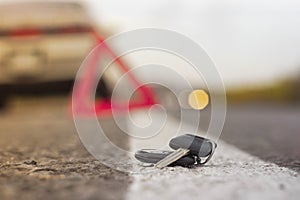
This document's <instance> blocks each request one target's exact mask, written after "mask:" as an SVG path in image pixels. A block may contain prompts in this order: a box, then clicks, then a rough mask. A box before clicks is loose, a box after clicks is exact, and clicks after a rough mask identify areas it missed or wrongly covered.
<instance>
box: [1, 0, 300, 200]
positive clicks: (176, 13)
mask: <svg viewBox="0 0 300 200" xmlns="http://www.w3.org/2000/svg"><path fill="white" fill-rule="evenodd" d="M144 27H155V28H163V29H169V30H173V31H177V32H179V33H181V34H184V35H185V36H187V37H189V38H191V39H192V40H194V41H195V42H197V43H198V44H199V45H200V46H201V47H203V48H204V49H205V51H206V52H207V54H208V55H209V56H210V58H211V59H212V60H213V61H214V63H215V65H216V68H217V69H218V70H219V73H220V75H221V77H222V78H223V81H224V84H225V87H226V93H227V101H228V111H227V117H226V122H225V126H224V130H223V133H222V136H221V139H222V140H224V141H226V142H228V143H230V144H232V145H234V146H236V147H238V148H240V149H242V150H245V151H247V152H248V153H250V154H252V155H255V156H257V157H259V158H261V159H264V160H268V161H270V162H274V163H276V164H278V165H280V166H286V167H289V168H291V169H293V170H296V171H297V172H300V149H299V141H300V133H299V131H300V123H299V122H300V121H299V119H300V106H299V105H300V89H299V86H300V54H299V52H300V37H299V35H300V1H298V0H263V1H262V0H244V1H240V0H189V1H183V0H143V1H138V0H124V1H120V0H82V1H71V0H64V1H47V0H40V1H26V0H23V1H21V0H18V1H17V0H0V181H3V182H5V183H6V184H0V199H5V198H6V197H12V198H11V199H16V198H18V197H19V196H22V195H20V194H24V195H28V199H31V198H30V197H31V195H32V194H34V192H33V193H30V194H28V193H27V192H28V190H30V189H33V188H35V187H36V185H39V184H36V180H33V179H35V178H37V179H38V180H44V179H51V180H52V181H54V182H55V181H56V180H58V178H60V177H61V176H63V177H64V178H66V179H65V181H69V182H68V185H69V186H70V185H71V186H70V187H69V186H68V188H64V189H65V190H62V189H61V188H62V187H59V185H58V186H57V187H58V188H55V187H56V186H55V185H56V184H53V182H43V184H40V185H41V186H40V190H38V191H35V192H37V194H39V195H43V194H44V193H47V192H49V191H50V192H51V190H50V189H49V188H52V189H53V190H55V191H56V192H52V193H51V194H52V195H57V196H51V195H50V196H49V199H51V197H53V198H55V197H61V195H65V192H66V191H67V193H68V195H72V196H73V197H74V198H80V196H78V194H80V192H82V193H84V192H86V188H88V189H89V190H88V191H92V192H95V191H96V192H95V193H97V192H100V193H102V194H103V193H105V192H107V193H109V192H111V193H114V192H116V191H117V192H122V191H123V189H124V190H126V188H127V185H128V184H129V183H128V177H125V178H124V177H123V176H121V175H120V174H118V173H117V174H115V173H114V172H112V171H111V170H107V169H106V168H105V167H103V166H101V165H99V163H98V165H93V162H94V161H93V158H91V156H90V155H89V154H88V153H87V152H86V151H85V150H84V149H83V147H82V145H81V143H80V141H79V139H78V137H77V134H76V129H75V127H74V122H73V120H72V116H71V113H70V101H71V98H70V94H71V91H72V86H73V81H74V78H75V75H76V73H77V70H78V69H79V67H80V65H81V63H82V62H83V61H84V58H85V57H86V56H87V55H88V53H89V52H90V51H91V50H92V49H93V47H95V45H97V43H98V42H99V40H101V39H105V38H107V37H109V36H112V35H114V34H117V33H121V32H124V31H129V30H132V29H137V28H144ZM95 36H97V37H95ZM145 53H146V54H147V53H149V54H148V55H150V56H148V57H146V56H143V55H142V54H139V53H137V54H136V55H129V57H128V59H129V60H128V66H129V67H135V66H138V65H139V64H142V63H143V62H144V61H145V60H146V61H147V62H149V61H153V60H155V61H161V60H163V59H166V60H168V61H166V63H169V66H171V67H172V68H173V69H174V70H176V71H178V72H180V73H182V74H184V76H185V77H186V78H187V79H188V80H189V81H190V82H191V83H192V84H193V88H194V89H200V90H201V92H200V93H197V94H198V96H196V97H195V98H196V100H195V99H192V100H191V101H192V102H196V104H197V101H200V102H202V103H203V101H204V100H205V102H204V103H203V104H204V107H206V106H207V104H208V106H207V108H205V109H204V110H201V114H203V116H204V118H202V119H203V121H202V120H201V122H200V125H202V126H203V127H204V128H207V126H208V124H209V120H210V108H211V106H210V105H209V98H208V96H207V93H208V94H209V95H210V94H211V93H212V92H213V91H207V87H206V86H205V80H203V79H202V78H200V77H197V76H194V73H193V72H187V71H186V70H185V69H186V68H185V67H184V63H181V61H180V60H179V59H178V58H174V57H172V58H170V57H168V56H167V55H166V56H165V57H164V58H162V57H163V56H164V55H162V53H161V52H152V54H151V52H145ZM114 66H116V65H113V66H112V67H111V69H110V70H108V71H107V72H106V74H105V75H104V78H103V79H101V80H100V82H99V85H98V89H97V92H98V96H99V98H100V99H104V100H105V99H109V98H110V95H111V89H112V88H113V86H112V85H114V84H115V83H116V81H117V80H118V78H120V76H121V75H122V72H121V73H120V71H119V67H118V66H117V67H114ZM123 73H124V72H123ZM148 78H149V74H148V73H143V74H138V76H137V79H139V80H142V81H143V80H147V79H148ZM151 78H152V77H151ZM156 78H157V79H158V80H159V79H162V78H166V77H163V76H161V77H159V76H157V77H156ZM167 78H169V79H170V80H169V81H170V83H171V84H174V85H175V86H176V85H177V84H180V83H177V82H175V80H173V79H172V77H167ZM154 89H155V94H156V95H157V96H158V98H159V99H160V100H161V102H162V103H163V104H164V105H165V106H166V108H167V109H168V110H171V112H170V113H171V114H172V115H173V116H174V118H175V119H178V114H180V112H179V111H180V110H179V109H178V108H180V106H181V107H182V108H183V109H189V110H190V111H191V112H199V109H197V106H196V108H195V107H193V106H191V105H188V106H187V105H181V104H180V101H181V100H182V99H180V100H179V102H178V100H177V99H176V98H175V101H174V95H173V96H172V93H170V92H169V91H167V90H166V89H167V88H161V87H154ZM189 94H191V93H189V92H186V91H185V92H183V95H185V96H184V97H183V99H184V101H183V102H190V101H189V100H190V99H188V98H189ZM194 100H195V101H194ZM178 103H179V104H180V105H178ZM108 108H109V105H108ZM174 111H175V113H174ZM191 116H192V115H191ZM109 120H110V119H107V118H106V119H103V120H99V121H101V123H104V124H108V125H109V127H108V130H109V131H111V132H114V131H113V130H112V129H111V126H110V124H111V122H109ZM184 120H185V121H187V122H188V121H189V120H190V119H189V118H187V119H184ZM202 123H203V124H202ZM116 140H119V142H120V138H118V137H116ZM127 142H128V141H124V142H123V141H121V143H126V144H125V146H126V145H127ZM28 160H29V161H30V162H28ZM33 161H34V162H33ZM26 163H27V164H26ZM28 163H29V164H28ZM34 163H35V164H34ZM85 163H87V165H89V166H95V168H93V169H90V168H88V167H87V166H85ZM32 165H34V167H41V168H43V169H52V168H53V169H54V170H53V171H51V170H37V171H34V170H33V169H32ZM66 165H68V166H69V165H71V166H72V168H70V169H65V166H66ZM15 166H17V167H15ZM2 169H4V170H2ZM97 170H98V171H100V172H103V173H100V174H99V173H98V172H97ZM105 170H106V171H105ZM7 174H9V175H7ZM16 174H17V178H12V177H13V176H12V175H16ZM28 174H30V175H32V176H31V177H30V178H27V177H26V176H27V175H28ZM24 175H26V176H24ZM95 176H97V177H98V176H99V177H100V176H105V178H106V179H105V178H104V180H105V181H107V180H109V181H111V185H112V186H113V187H112V189H109V188H105V187H104V188H103V189H99V188H101V187H99V185H97V184H98V182H97V184H95V182H89V181H90V180H92V179H93V177H95ZM111 176H112V177H114V176H115V177H123V178H121V179H118V178H116V179H110V178H107V177H111ZM20 177H21V178H20ZM74 177H75V179H76V178H77V179H76V180H79V182H80V181H82V182H83V183H84V184H82V185H85V187H83V188H82V187H81V186H82V185H80V184H77V183H78V182H77V183H76V182H74V181H73V179H72V178H74ZM78 177H79V178H78ZM82 177H84V178H82ZM31 178H33V179H31ZM68 178H70V179H68ZM86 178H87V179H86ZM86 180H88V181H87V182H88V183H86V182H85V181H86ZM120 180H121V181H120ZM105 181H103V182H101V181H100V183H99V184H100V185H103V184H105ZM18 182H21V184H17V183H18ZM23 183H24V184H23ZM39 183H40V182H39ZM64 183H65V182H64V181H62V182H60V184H62V185H64ZM22 184H23V185H26V188H25V189H24V186H22ZM74 184H75V185H74ZM76 184H77V185H76ZM118 184H119V185H118ZM120 184H121V186H120ZM72 185H73V186H74V187H73V186H72ZM53 187H54V188H53ZM93 187H94V190H92V189H90V188H93ZM114 187H115V188H114ZM123 187H124V188H123ZM28 188H29V189H28ZM42 188H44V189H42ZM113 188H114V189H113ZM116 188H117V189H116ZM72 191H75V193H73V192H72ZM123 192H124V191H123ZM1 195H2V196H3V197H4V198H1V197H2V196H1ZM14 195H15V196H14ZM116 195H118V194H116ZM120 195H121V194H120ZM14 197H15V198H14ZM53 198H52V199H53Z"/></svg>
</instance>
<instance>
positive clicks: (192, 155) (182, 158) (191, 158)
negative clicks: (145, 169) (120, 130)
mask: <svg viewBox="0 0 300 200" xmlns="http://www.w3.org/2000/svg"><path fill="white" fill-rule="evenodd" d="M169 146H170V147H171V148H172V149H175V150H176V151H174V152H172V151H160V150H155V149H144V150H140V151H138V152H136V154H135V157H136V159H138V160H139V161H141V162H146V163H154V164H155V166H156V167H157V168H163V167H166V166H176V165H179V166H184V167H186V166H195V165H203V164H205V163H207V162H208V161H209V160H210V158H211V157H212V155H213V154H214V151H215V149H216V147H217V144H216V143H215V142H213V141H212V140H209V139H206V138H203V137H200V136H196V135H191V134H185V135H181V136H178V137H175V138H173V139H171V141H170V143H169Z"/></svg>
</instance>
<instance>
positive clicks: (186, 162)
mask: <svg viewBox="0 0 300 200" xmlns="http://www.w3.org/2000/svg"><path fill="white" fill-rule="evenodd" d="M172 152H173V151H167V150H157V149H141V150H139V151H137V152H136V153H135V155H134V156H135V158H136V159H137V160H139V161H141V162H144V163H153V164H156V163H157V162H159V161H160V160H162V159H163V158H165V157H167V156H168V155H169V154H171V153H172ZM195 163H196V159H195V157H194V156H191V155H187V156H184V157H182V158H180V159H179V160H177V161H176V162H174V163H172V164H171V165H170V166H183V167H186V166H191V165H194V164H195Z"/></svg>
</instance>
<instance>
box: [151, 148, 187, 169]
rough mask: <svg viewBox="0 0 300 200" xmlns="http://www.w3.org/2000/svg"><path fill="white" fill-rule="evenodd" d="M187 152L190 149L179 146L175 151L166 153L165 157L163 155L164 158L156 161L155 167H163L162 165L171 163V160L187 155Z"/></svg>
mask: <svg viewBox="0 0 300 200" xmlns="http://www.w3.org/2000/svg"><path fill="white" fill-rule="evenodd" d="M189 152H190V150H188V149H182V148H179V149H177V150H176V151H174V152H173V153H171V154H170V155H168V156H167V157H165V158H164V159H162V160H160V161H158V162H157V163H156V165H155V167H157V168H159V169H161V168H164V167H166V166H168V165H170V164H172V163H173V162H175V161H177V160H179V159H180V158H182V157H183V156H185V155H187V154H188V153H189Z"/></svg>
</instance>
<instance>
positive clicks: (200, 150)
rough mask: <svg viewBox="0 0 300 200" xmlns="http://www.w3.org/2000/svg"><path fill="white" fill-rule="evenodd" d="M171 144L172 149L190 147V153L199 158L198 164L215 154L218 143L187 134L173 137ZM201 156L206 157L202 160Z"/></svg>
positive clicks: (205, 161)
mask: <svg viewBox="0 0 300 200" xmlns="http://www.w3.org/2000/svg"><path fill="white" fill-rule="evenodd" d="M169 146H170V147H171V148H172V149H179V148H184V149H189V150H190V154H191V155H193V156H196V157H197V158H198V163H197V164H198V165H203V164H205V163H207V162H208V161H209V160H210V159H211V157H212V156H213V154H214V151H215V149H216V148H217V143H215V142H214V141H212V140H209V139H206V138H203V137H200V136H197V135H192V134H185V135H180V136H178V137H175V138H173V139H171V141H170V143H169ZM201 158H206V159H205V160H204V161H201Z"/></svg>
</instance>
